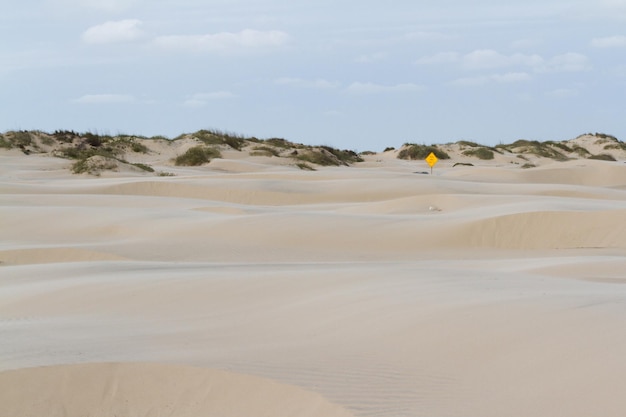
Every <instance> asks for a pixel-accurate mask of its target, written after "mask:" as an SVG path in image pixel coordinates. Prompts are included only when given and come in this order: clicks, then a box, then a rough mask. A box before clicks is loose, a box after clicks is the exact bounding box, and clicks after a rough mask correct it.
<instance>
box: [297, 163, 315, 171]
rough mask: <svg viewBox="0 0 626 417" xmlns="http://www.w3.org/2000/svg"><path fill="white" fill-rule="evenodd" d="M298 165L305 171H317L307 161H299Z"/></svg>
mask: <svg viewBox="0 0 626 417" xmlns="http://www.w3.org/2000/svg"><path fill="white" fill-rule="evenodd" d="M296 166H297V167H298V168H300V169H301V170H303V171H315V168H313V167H312V166H311V165H309V164H307V163H305V162H298V163H296Z"/></svg>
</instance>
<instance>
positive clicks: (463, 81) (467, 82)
mask: <svg viewBox="0 0 626 417" xmlns="http://www.w3.org/2000/svg"><path fill="white" fill-rule="evenodd" d="M531 79H532V77H531V76H530V74H528V73H526V72H508V73H506V74H492V75H484V76H477V77H463V78H457V79H456V80H453V81H451V82H450V83H449V84H450V85H454V86H458V87H475V86H481V85H485V84H488V83H490V82H496V83H499V84H508V83H518V82H525V81H530V80H531Z"/></svg>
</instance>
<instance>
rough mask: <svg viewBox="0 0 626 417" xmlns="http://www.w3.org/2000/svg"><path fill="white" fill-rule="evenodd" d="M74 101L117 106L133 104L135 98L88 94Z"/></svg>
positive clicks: (122, 95)
mask: <svg viewBox="0 0 626 417" xmlns="http://www.w3.org/2000/svg"><path fill="white" fill-rule="evenodd" d="M72 101H74V102H75V103H81V104H115V103H130V102H133V101H135V97H133V96H131V95H129V94H86V95H84V96H82V97H79V98H77V99H75V100H72Z"/></svg>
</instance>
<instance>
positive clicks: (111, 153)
mask: <svg viewBox="0 0 626 417" xmlns="http://www.w3.org/2000/svg"><path fill="white" fill-rule="evenodd" d="M180 140H185V141H191V143H187V142H185V143H184V144H183V145H175V146H185V148H186V147H187V146H191V148H189V149H188V150H187V151H186V152H184V153H183V154H181V155H178V156H177V157H176V158H174V159H173V160H172V161H171V162H172V164H175V165H178V166H199V165H203V164H206V163H209V162H210V161H211V160H212V159H214V158H221V157H222V152H223V151H227V150H229V149H232V150H237V151H244V150H245V151H248V152H249V155H251V156H265V157H272V158H288V159H290V160H292V161H293V162H292V163H293V165H294V166H295V167H298V168H300V169H303V170H315V169H316V168H317V167H319V166H351V165H353V164H356V163H359V162H362V161H363V158H362V157H363V156H365V155H373V154H375V153H374V152H362V153H360V154H359V153H357V152H354V151H351V150H340V149H336V148H333V147H331V146H311V145H304V144H301V143H296V142H292V141H289V140H286V139H283V138H277V137H271V138H268V139H258V138H256V137H246V136H244V135H240V134H236V133H229V132H223V131H219V130H215V129H202V130H198V131H197V132H194V133H185V134H182V135H180V136H178V137H177V138H175V139H168V138H167V137H165V136H152V137H150V138H148V137H144V136H138V135H128V134H117V135H106V134H98V133H93V132H82V133H81V132H75V131H73V130H56V131H54V132H53V133H46V132H41V131H24V130H19V131H7V132H5V133H0V149H19V150H21V151H22V152H23V153H24V154H26V155H30V154H33V153H48V154H51V155H53V156H56V157H60V158H66V159H70V160H72V161H73V163H72V165H71V168H70V169H71V170H72V171H73V172H76V173H90V174H93V175H99V172H100V171H103V170H117V169H118V168H120V167H122V166H124V165H126V166H128V167H131V168H133V167H134V168H137V169H139V170H142V171H144V172H149V173H155V171H154V169H153V168H152V167H151V166H149V165H147V164H145V163H144V161H145V160H146V158H145V157H141V155H143V154H150V153H158V152H160V149H161V147H162V146H163V144H158V146H159V147H158V148H157V147H155V145H156V144H157V141H164V143H166V144H168V145H173V144H175V143H177V144H179V142H178V141H180ZM586 144H589V146H593V148H589V149H598V147H600V148H601V149H602V150H603V151H600V152H601V153H600V154H599V155H594V154H592V153H591V152H590V151H589V150H588V149H585V148H584V147H583V146H581V145H585V146H587V145H586ZM454 145H456V146H457V148H456V149H460V152H461V154H462V155H464V156H468V157H472V158H477V159H479V160H493V159H494V158H495V154H496V153H499V154H503V155H506V156H508V157H514V156H517V158H519V159H521V160H522V161H524V162H526V163H524V162H521V163H524V165H522V168H532V167H534V166H535V165H534V164H532V163H531V162H530V161H532V159H533V158H532V157H533V156H535V157H541V158H549V159H552V160H556V161H565V160H568V159H570V158H589V159H597V160H605V161H614V160H615V159H616V158H615V156H618V157H619V158H622V156H621V155H623V154H620V152H626V143H624V142H621V141H619V140H618V139H617V138H616V137H615V136H612V135H607V134H604V133H589V134H585V135H581V136H578V137H577V138H575V139H571V140H568V141H545V142H539V141H533V140H526V139H520V140H516V141H514V142H513V143H510V144H499V145H497V146H495V147H490V146H484V145H481V144H479V143H477V142H473V141H467V140H460V141H458V142H455V143H449V144H447V145H436V144H433V145H425V144H415V143H405V144H404V145H403V146H402V147H401V148H400V149H399V150H397V158H399V159H406V160H423V159H425V158H426V157H427V156H428V155H429V154H430V153H431V152H432V153H434V154H435V155H436V156H437V158H439V159H441V160H446V159H451V156H450V154H451V153H452V151H451V150H453V149H455V148H454ZM390 151H396V149H395V148H394V147H387V148H385V150H384V151H383V152H390ZM446 151H447V152H446ZM448 152H449V153H450V154H449V153H448ZM514 163H515V164H518V163H517V162H514ZM455 165H459V163H458V162H457V163H456V164H455ZM470 165H471V164H470ZM154 175H170V174H168V173H155V174H154Z"/></svg>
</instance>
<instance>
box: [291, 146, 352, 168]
mask: <svg viewBox="0 0 626 417" xmlns="http://www.w3.org/2000/svg"><path fill="white" fill-rule="evenodd" d="M293 156H294V157H295V158H296V159H298V160H300V161H304V162H310V163H312V164H315V165H322V166H340V165H345V166H348V165H350V164H352V163H355V162H363V158H361V157H360V156H359V154H357V153H356V152H354V151H348V150H343V151H342V150H339V149H335V148H331V147H330V146H320V147H314V148H311V149H306V150H305V151H302V152H296V153H295V154H293Z"/></svg>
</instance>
